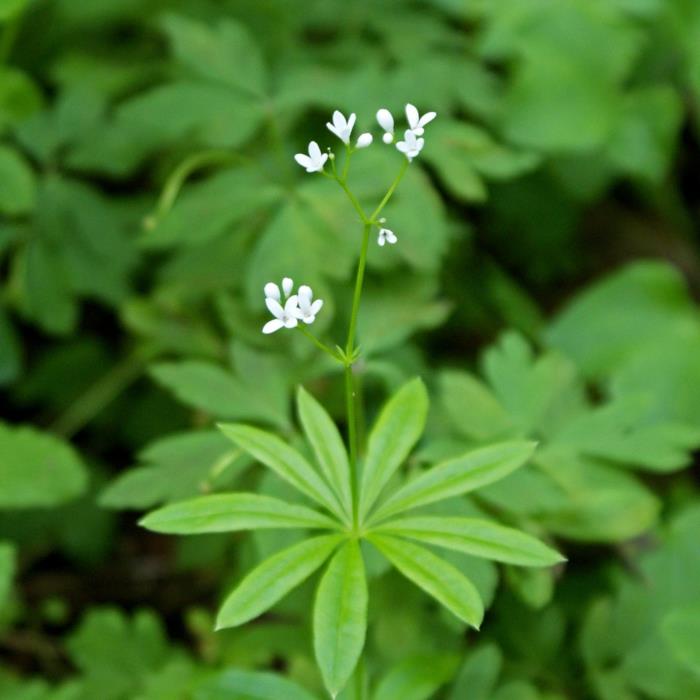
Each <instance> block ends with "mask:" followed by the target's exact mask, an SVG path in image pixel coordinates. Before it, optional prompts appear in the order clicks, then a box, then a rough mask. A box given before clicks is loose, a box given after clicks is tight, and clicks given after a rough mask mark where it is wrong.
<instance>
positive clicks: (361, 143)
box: [355, 131, 372, 148]
mask: <svg viewBox="0 0 700 700" xmlns="http://www.w3.org/2000/svg"><path fill="white" fill-rule="evenodd" d="M371 143H372V134H370V133H369V132H368V131H366V132H365V133H364V134H360V135H359V136H358V137H357V143H356V144H355V148H367V146H369V145H370V144H371Z"/></svg>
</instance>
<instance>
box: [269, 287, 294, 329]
mask: <svg viewBox="0 0 700 700" xmlns="http://www.w3.org/2000/svg"><path fill="white" fill-rule="evenodd" d="M297 302H298V299H297V295H296V294H293V295H292V296H291V297H289V298H288V299H287V301H286V302H285V304H284V306H282V304H280V302H279V301H277V299H273V298H272V297H266V298H265V303H266V304H267V308H268V309H269V310H270V313H271V314H272V315H273V316H274V318H273V319H272V320H271V321H268V322H267V323H266V324H265V325H264V326H263V329H262V332H263V333H265V334H266V335H267V334H269V333H274V332H275V331H278V330H279V329H280V328H296V326H297V324H298V323H299V322H298V320H297V313H298V311H299V309H298V307H297Z"/></svg>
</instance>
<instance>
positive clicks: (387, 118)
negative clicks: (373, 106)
mask: <svg viewBox="0 0 700 700" xmlns="http://www.w3.org/2000/svg"><path fill="white" fill-rule="evenodd" d="M377 123H378V124H379V126H381V127H382V129H384V135H383V136H382V141H384V143H391V142H392V141H393V140H394V117H392V116H391V112H390V111H389V110H388V109H384V108H383V107H382V109H380V110H379V111H378V112H377Z"/></svg>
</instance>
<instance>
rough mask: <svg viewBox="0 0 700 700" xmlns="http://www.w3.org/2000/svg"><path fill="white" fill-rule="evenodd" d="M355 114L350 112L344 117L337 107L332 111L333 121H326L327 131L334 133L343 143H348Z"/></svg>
mask: <svg viewBox="0 0 700 700" xmlns="http://www.w3.org/2000/svg"><path fill="white" fill-rule="evenodd" d="M355 118H356V117H355V114H351V115H350V118H349V119H346V118H345V115H344V114H343V113H342V112H339V111H338V110H337V109H336V110H335V112H333V123H332V124H331V122H326V126H327V127H328V131H330V132H331V133H333V134H335V135H336V136H337V137H338V138H339V139H340V140H341V141H342V142H343V143H344V144H346V145H347V144H349V143H350V134H351V133H352V128H353V126H355Z"/></svg>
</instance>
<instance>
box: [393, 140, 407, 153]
mask: <svg viewBox="0 0 700 700" xmlns="http://www.w3.org/2000/svg"><path fill="white" fill-rule="evenodd" d="M396 148H397V149H398V150H399V151H401V153H408V151H409V150H410V149H409V145H408V144H407V143H406V142H405V141H399V142H398V143H397V144H396Z"/></svg>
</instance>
